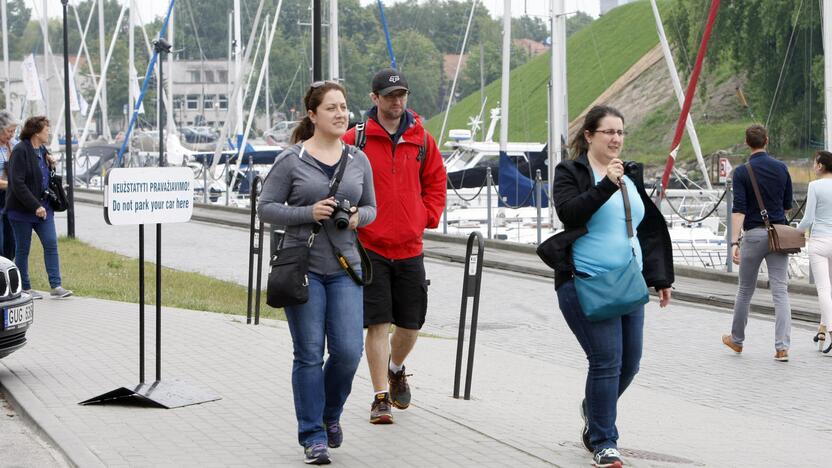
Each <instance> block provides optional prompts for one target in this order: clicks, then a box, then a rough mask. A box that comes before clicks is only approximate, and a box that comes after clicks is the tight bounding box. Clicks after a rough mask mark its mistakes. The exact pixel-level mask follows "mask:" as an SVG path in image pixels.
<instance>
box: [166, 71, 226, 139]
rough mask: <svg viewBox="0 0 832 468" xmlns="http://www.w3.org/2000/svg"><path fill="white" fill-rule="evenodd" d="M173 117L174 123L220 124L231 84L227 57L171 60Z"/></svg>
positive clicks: (210, 125) (186, 124)
mask: <svg viewBox="0 0 832 468" xmlns="http://www.w3.org/2000/svg"><path fill="white" fill-rule="evenodd" d="M169 76H172V77H173V119H174V121H175V122H176V125H177V126H190V125H207V126H209V127H218V126H222V125H223V124H224V123H225V120H226V118H227V115H228V99H229V96H230V95H231V93H232V90H233V88H232V87H231V84H230V82H229V77H228V62H227V61H226V60H205V61H200V60H179V61H174V62H173V70H172V73H171V74H170V75H169Z"/></svg>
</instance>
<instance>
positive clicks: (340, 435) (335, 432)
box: [324, 421, 344, 448]
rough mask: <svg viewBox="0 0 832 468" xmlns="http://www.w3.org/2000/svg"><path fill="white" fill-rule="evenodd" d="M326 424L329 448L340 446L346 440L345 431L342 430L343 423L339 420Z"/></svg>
mask: <svg viewBox="0 0 832 468" xmlns="http://www.w3.org/2000/svg"><path fill="white" fill-rule="evenodd" d="M324 425H325V426H326V444H327V445H329V448H338V447H340V446H341V443H342V442H344V432H343V431H342V430H341V423H340V422H338V421H335V422H332V423H329V424H324Z"/></svg>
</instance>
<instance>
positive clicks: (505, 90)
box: [500, 0, 511, 158]
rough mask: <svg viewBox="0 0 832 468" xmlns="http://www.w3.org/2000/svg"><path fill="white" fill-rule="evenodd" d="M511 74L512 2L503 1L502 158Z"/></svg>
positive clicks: (501, 155) (504, 151)
mask: <svg viewBox="0 0 832 468" xmlns="http://www.w3.org/2000/svg"><path fill="white" fill-rule="evenodd" d="M510 72H511V1H510V0H503V72H502V87H501V88H500V158H505V157H508V155H507V153H506V152H507V150H508V95H509V74H510Z"/></svg>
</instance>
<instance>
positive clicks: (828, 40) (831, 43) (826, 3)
mask: <svg viewBox="0 0 832 468" xmlns="http://www.w3.org/2000/svg"><path fill="white" fill-rule="evenodd" d="M830 15H832V0H823V20H822V21H823V54H824V61H823V79H824V81H823V83H824V85H823V90H824V93H823V95H824V99H823V100H824V110H825V111H826V113H825V115H826V119H825V125H824V130H825V131H824V136H825V138H826V141H825V143H826V144H825V145H824V148H829V146H830V145H832V16H830Z"/></svg>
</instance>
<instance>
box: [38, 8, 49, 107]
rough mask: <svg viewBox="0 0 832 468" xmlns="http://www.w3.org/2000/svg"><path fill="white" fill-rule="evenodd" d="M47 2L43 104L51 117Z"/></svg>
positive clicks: (43, 20) (44, 38) (44, 10)
mask: <svg viewBox="0 0 832 468" xmlns="http://www.w3.org/2000/svg"><path fill="white" fill-rule="evenodd" d="M47 3H48V2H47V0H43V12H42V13H43V16H42V17H41V20H40V26H41V29H42V31H43V83H44V86H43V102H44V104H45V106H46V117H47V118H48V117H49V70H50V69H51V64H50V61H49V17H48V16H47V10H46V7H47Z"/></svg>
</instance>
